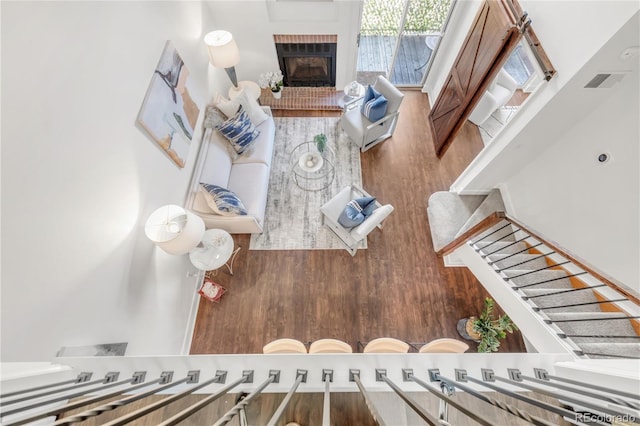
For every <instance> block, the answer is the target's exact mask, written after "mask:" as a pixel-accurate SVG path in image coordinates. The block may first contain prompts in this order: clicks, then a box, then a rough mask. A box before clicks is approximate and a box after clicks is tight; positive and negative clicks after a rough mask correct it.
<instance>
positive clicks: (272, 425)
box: [267, 370, 307, 426]
mask: <svg viewBox="0 0 640 426" xmlns="http://www.w3.org/2000/svg"><path fill="white" fill-rule="evenodd" d="M306 381H307V370H298V371H297V372H296V381H295V382H294V383H293V386H291V389H290V390H289V392H288V393H287V396H285V397H284V399H283V400H282V402H281V403H280V405H279V406H278V408H277V409H276V412H275V413H273V416H271V420H269V423H267V426H276V424H277V423H278V420H280V417H281V416H282V413H284V410H285V408H287V405H289V401H291V398H292V397H293V394H294V393H295V392H296V389H298V386H300V383H302V382H305V383H306Z"/></svg>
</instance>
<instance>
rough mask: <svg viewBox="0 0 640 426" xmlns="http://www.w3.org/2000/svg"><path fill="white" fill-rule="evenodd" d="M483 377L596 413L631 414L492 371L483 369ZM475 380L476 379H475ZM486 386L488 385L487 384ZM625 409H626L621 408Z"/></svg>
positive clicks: (610, 405)
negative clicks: (498, 374)
mask: <svg viewBox="0 0 640 426" xmlns="http://www.w3.org/2000/svg"><path fill="white" fill-rule="evenodd" d="M512 370H513V369H512ZM482 377H483V379H484V380H485V382H487V381H488V382H494V381H499V382H502V383H507V384H510V385H514V386H519V387H522V388H525V389H528V390H530V391H533V392H536V393H540V394H543V395H547V396H550V397H552V398H556V399H559V400H561V401H566V402H570V403H573V404H577V405H580V406H582V407H585V408H588V409H591V410H595V411H599V412H602V413H606V414H609V415H612V416H617V415H620V416H624V415H627V414H629V413H627V412H625V411H621V410H620V409H618V408H617V407H615V406H612V404H607V406H606V407H605V406H604V405H599V404H595V403H593V402H590V401H587V400H585V398H576V397H575V396H572V395H568V394H566V393H558V392H552V391H549V390H547V389H543V388H541V387H539V386H532V385H529V384H526V383H523V382H522V381H517V380H509V379H506V378H504V377H500V376H496V375H495V374H494V373H493V370H491V369H482ZM515 377H517V374H516V375H515ZM474 380H475V379H474ZM485 386H486V384H485ZM621 408H624V407H621Z"/></svg>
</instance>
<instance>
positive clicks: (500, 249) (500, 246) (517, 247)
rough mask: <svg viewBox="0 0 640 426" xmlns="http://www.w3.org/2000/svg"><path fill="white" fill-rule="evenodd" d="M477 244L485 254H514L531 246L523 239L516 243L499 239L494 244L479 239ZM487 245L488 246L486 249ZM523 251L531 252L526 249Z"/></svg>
mask: <svg viewBox="0 0 640 426" xmlns="http://www.w3.org/2000/svg"><path fill="white" fill-rule="evenodd" d="M475 244H476V246H477V247H478V248H479V249H480V251H481V252H482V253H483V254H494V253H495V254H513V253H518V252H521V251H522V250H526V249H527V248H528V247H529V246H528V245H527V244H525V243H524V242H522V241H521V242H517V243H515V244H514V242H513V241H497V242H495V243H493V244H492V243H491V242H489V241H478V242H477V243H475ZM487 246H488V247H487ZM485 247H487V248H486V249H485ZM522 253H523V254H530V253H527V252H526V251H522Z"/></svg>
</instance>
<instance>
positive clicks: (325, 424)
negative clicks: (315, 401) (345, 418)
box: [322, 370, 333, 426]
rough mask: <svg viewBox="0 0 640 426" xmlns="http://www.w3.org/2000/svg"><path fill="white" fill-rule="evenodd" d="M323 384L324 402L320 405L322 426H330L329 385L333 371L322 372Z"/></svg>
mask: <svg viewBox="0 0 640 426" xmlns="http://www.w3.org/2000/svg"><path fill="white" fill-rule="evenodd" d="M322 381H323V382H324V401H323V403H322V426H331V391H330V390H329V386H330V383H331V382H332V381H333V370H322Z"/></svg>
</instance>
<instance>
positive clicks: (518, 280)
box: [503, 256, 573, 290]
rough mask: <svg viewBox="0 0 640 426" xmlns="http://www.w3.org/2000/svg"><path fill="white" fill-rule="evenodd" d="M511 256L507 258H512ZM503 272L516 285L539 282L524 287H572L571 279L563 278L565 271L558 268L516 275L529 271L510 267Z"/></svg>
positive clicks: (565, 274)
mask: <svg viewBox="0 0 640 426" xmlns="http://www.w3.org/2000/svg"><path fill="white" fill-rule="evenodd" d="M513 257H515V256H513ZM513 257H511V258H509V259H512V258H513ZM507 260H508V259H507ZM503 272H504V274H505V275H506V276H508V277H509V279H510V281H511V282H512V283H513V284H515V285H518V286H523V285H530V284H535V283H540V284H535V285H531V286H530V287H526V288H548V289H570V288H573V286H572V285H571V280H569V279H568V278H565V277H566V276H567V275H568V274H567V272H566V271H563V270H559V269H545V270H544V271H538V272H536V273H534V274H527V275H522V276H518V275H521V274H525V273H527V272H529V271H527V270H526V269H525V270H514V269H510V270H507V271H503ZM512 277H515V278H512ZM550 280H553V281H550ZM543 281H546V282H543ZM522 290H524V289H522Z"/></svg>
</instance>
